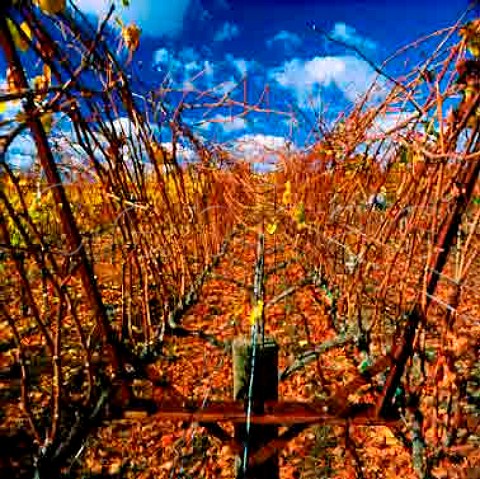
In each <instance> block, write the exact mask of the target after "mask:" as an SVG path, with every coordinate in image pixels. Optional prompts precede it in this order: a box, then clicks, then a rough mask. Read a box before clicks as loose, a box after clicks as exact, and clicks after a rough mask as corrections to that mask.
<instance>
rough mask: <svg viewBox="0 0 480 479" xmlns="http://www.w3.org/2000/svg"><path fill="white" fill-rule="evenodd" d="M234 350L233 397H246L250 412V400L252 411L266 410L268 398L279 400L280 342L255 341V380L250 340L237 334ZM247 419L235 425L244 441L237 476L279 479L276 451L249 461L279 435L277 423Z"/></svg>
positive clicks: (236, 432) (239, 399)
mask: <svg viewBox="0 0 480 479" xmlns="http://www.w3.org/2000/svg"><path fill="white" fill-rule="evenodd" d="M232 354H233V399H234V400H235V401H243V403H244V406H245V412H246V413H247V414H248V404H249V403H250V404H251V413H252V414H256V415H258V414H260V415H262V414H265V412H266V411H265V402H266V401H278V346H277V343H276V342H275V341H274V340H273V339H271V338H265V341H264V342H260V341H259V342H258V343H257V344H256V346H255V358H254V375H253V381H252V379H251V377H250V372H251V369H252V354H253V345H252V344H251V341H250V340H249V339H248V338H244V337H239V338H236V339H235V340H234V341H233V345H232ZM246 421H247V422H244V423H240V424H236V425H235V439H236V441H237V442H238V443H239V444H242V445H243V450H242V452H241V453H240V455H237V457H236V460H235V471H236V477H237V479H263V478H268V479H278V477H279V466H278V454H273V455H272V456H271V457H270V458H269V459H268V460H266V461H264V462H262V463H258V462H254V463H253V464H250V463H249V458H250V456H251V455H252V454H254V453H255V452H256V451H258V450H259V449H260V448H262V447H263V446H265V445H267V444H269V443H270V442H271V441H272V440H274V439H276V438H277V437H278V426H277V425H276V424H252V423H251V424H249V423H248V417H247V419H246ZM245 447H246V448H247V454H245ZM245 462H246V464H245Z"/></svg>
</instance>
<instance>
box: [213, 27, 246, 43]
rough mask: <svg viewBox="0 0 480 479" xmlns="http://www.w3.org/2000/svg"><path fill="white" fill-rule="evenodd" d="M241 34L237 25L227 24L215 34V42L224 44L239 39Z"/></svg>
mask: <svg viewBox="0 0 480 479" xmlns="http://www.w3.org/2000/svg"><path fill="white" fill-rule="evenodd" d="M239 34H240V30H239V29H238V26H237V25H236V24H235V23H232V22H225V23H224V24H223V25H222V26H221V27H220V29H219V30H217V32H216V33H215V36H214V37H213V40H214V41H215V42H224V41H227V40H231V39H232V38H235V37H237V36H238V35H239Z"/></svg>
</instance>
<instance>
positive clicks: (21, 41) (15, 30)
mask: <svg viewBox="0 0 480 479" xmlns="http://www.w3.org/2000/svg"><path fill="white" fill-rule="evenodd" d="M7 25H8V29H9V30H10V33H11V34H12V39H13V43H14V44H15V46H16V47H17V48H18V49H19V50H21V51H22V52H26V51H27V50H28V47H29V45H30V41H31V40H32V31H31V30H30V27H29V26H28V24H27V23H26V22H22V23H21V24H20V26H19V27H17V25H16V24H15V23H14V22H12V20H10V18H7ZM20 30H21V31H20ZM21 32H23V33H24V35H22V33H21ZM25 37H27V38H25ZM27 39H28V40H27Z"/></svg>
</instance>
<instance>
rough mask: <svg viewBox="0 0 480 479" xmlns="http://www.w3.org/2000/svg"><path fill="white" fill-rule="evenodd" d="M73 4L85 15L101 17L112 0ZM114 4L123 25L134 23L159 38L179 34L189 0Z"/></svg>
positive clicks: (138, 1)
mask: <svg viewBox="0 0 480 479" xmlns="http://www.w3.org/2000/svg"><path fill="white" fill-rule="evenodd" d="M75 3H76V5H77V6H78V7H79V8H80V9H81V10H82V11H84V12H86V13H90V14H93V15H100V16H102V15H103V14H105V13H106V11H107V10H108V8H109V6H110V5H111V4H112V0H75ZM114 3H115V5H116V6H118V8H117V11H118V12H119V14H120V17H121V18H122V20H123V21H124V22H125V23H130V22H133V23H136V24H137V25H138V26H139V27H140V28H141V29H142V31H143V32H145V33H147V34H149V35H152V36H156V37H160V36H163V35H166V36H175V35H177V34H179V33H180V32H181V30H182V28H183V20H184V17H185V14H186V12H187V9H188V7H189V5H190V3H191V0H176V1H175V2H168V1H164V0H132V1H131V5H130V6H129V7H126V8H125V7H121V6H120V5H121V2H120V1H115V2H114Z"/></svg>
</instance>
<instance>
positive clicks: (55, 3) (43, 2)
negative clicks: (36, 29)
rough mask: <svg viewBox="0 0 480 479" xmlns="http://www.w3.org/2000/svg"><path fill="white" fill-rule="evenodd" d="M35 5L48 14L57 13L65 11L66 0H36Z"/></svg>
mask: <svg viewBox="0 0 480 479" xmlns="http://www.w3.org/2000/svg"><path fill="white" fill-rule="evenodd" d="M35 5H37V6H38V7H39V8H40V10H41V11H42V12H43V13H46V14H47V15H56V14H57V13H62V12H63V11H65V7H66V0H35Z"/></svg>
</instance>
